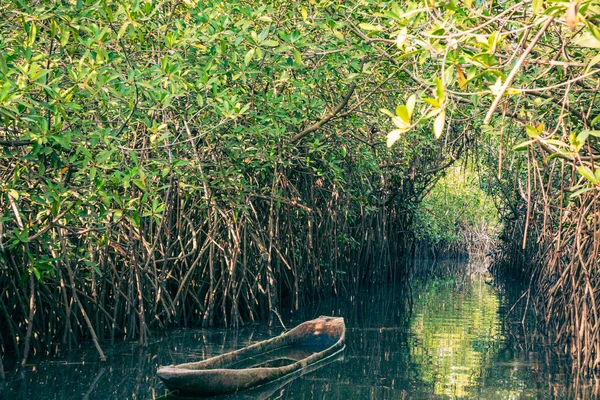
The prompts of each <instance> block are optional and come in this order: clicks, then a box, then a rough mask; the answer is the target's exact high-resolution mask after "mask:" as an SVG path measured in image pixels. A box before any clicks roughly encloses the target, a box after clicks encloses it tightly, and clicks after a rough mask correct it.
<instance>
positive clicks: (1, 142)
mask: <svg viewBox="0 0 600 400" xmlns="http://www.w3.org/2000/svg"><path fill="white" fill-rule="evenodd" d="M33 143H34V141H33V140H0V146H4V147H20V146H29V145H30V144H33Z"/></svg>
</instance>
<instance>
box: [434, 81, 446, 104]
mask: <svg viewBox="0 0 600 400" xmlns="http://www.w3.org/2000/svg"><path fill="white" fill-rule="evenodd" d="M434 82H435V86H436V88H435V96H436V97H437V100H438V102H439V103H440V105H441V104H444V101H445V100H446V90H445V89H444V84H443V83H442V81H441V80H440V79H439V78H437V77H436V78H434Z"/></svg>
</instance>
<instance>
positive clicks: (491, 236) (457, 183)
mask: <svg viewBox="0 0 600 400" xmlns="http://www.w3.org/2000/svg"><path fill="white" fill-rule="evenodd" d="M479 179H480V178H479V177H478V175H477V174H476V173H475V172H473V171H471V170H470V169H467V170H466V171H464V170H462V171H461V168H460V167H453V168H450V169H449V170H448V171H447V172H446V175H445V176H444V177H443V178H441V179H440V180H439V181H438V183H437V184H436V185H435V186H434V187H433V189H432V190H431V191H430V192H429V193H428V194H427V196H425V198H424V199H423V201H422V202H421V203H420V204H419V206H418V208H417V212H416V218H415V228H414V229H415V235H416V238H417V240H419V241H421V242H422V243H424V244H425V245H427V246H432V247H434V248H438V250H439V251H442V252H443V251H456V250H458V251H468V250H469V249H471V248H476V247H477V244H476V243H471V242H472V241H473V242H474V241H489V242H493V241H494V240H495V239H496V237H497V235H498V233H499V231H500V221H499V216H498V210H497V208H496V204H495V199H494V198H493V197H491V196H489V195H487V194H486V192H485V191H484V190H482V188H481V185H480V180H479ZM483 247H484V248H488V247H489V246H485V245H484V246H483Z"/></svg>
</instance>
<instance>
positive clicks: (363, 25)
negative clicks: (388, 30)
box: [358, 22, 382, 31]
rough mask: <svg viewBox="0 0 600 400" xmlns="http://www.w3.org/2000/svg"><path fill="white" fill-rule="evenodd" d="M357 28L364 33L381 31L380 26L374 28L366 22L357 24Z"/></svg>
mask: <svg viewBox="0 0 600 400" xmlns="http://www.w3.org/2000/svg"><path fill="white" fill-rule="evenodd" d="M358 26H359V27H360V28H361V29H362V30H364V31H381V30H382V29H381V27H380V26H375V25H373V24H368V23H366V22H362V23H360V24H358Z"/></svg>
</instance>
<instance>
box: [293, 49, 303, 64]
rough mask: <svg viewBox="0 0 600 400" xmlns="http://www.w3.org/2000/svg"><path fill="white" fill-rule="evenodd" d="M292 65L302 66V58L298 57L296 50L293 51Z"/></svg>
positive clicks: (298, 53)
mask: <svg viewBox="0 0 600 400" xmlns="http://www.w3.org/2000/svg"><path fill="white" fill-rule="evenodd" d="M294 63H296V64H297V65H302V56H301V55H300V52H299V51H298V49H294Z"/></svg>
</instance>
